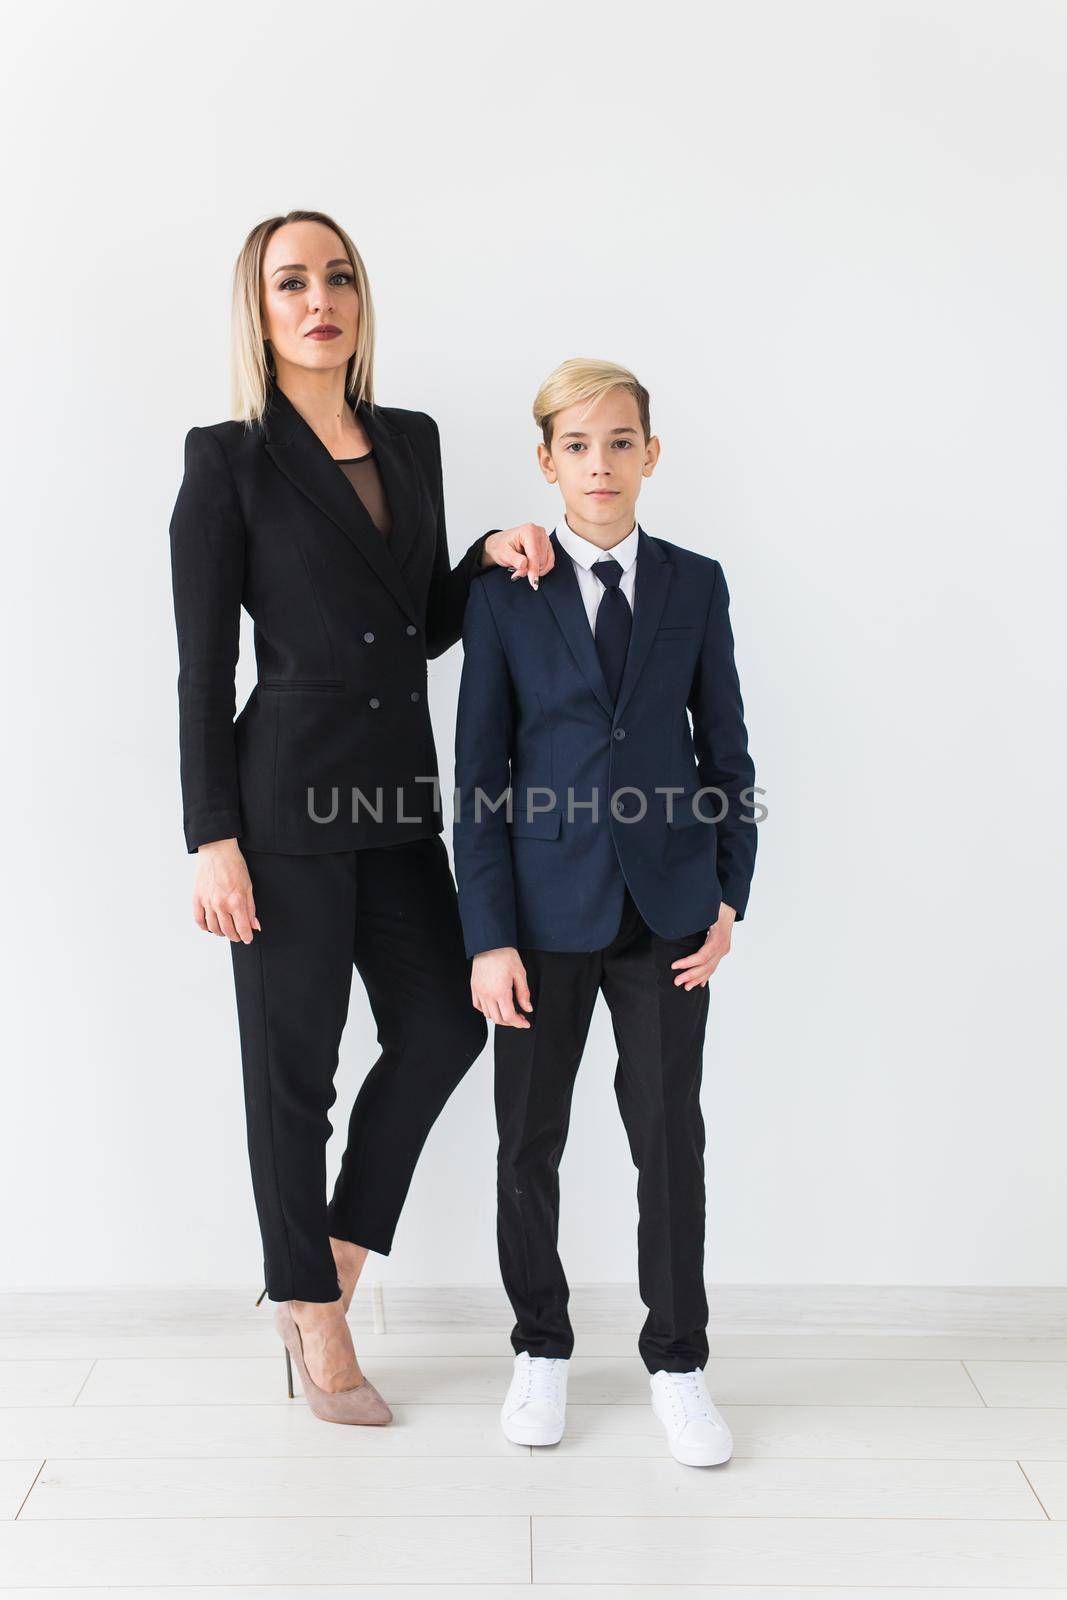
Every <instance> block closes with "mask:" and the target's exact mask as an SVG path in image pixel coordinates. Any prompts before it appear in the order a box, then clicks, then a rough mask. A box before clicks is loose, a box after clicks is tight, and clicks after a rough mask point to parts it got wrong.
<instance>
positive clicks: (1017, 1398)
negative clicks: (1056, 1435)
mask: <svg viewBox="0 0 1067 1600" xmlns="http://www.w3.org/2000/svg"><path fill="white" fill-rule="evenodd" d="M967 1370H968V1372H969V1373H970V1375H971V1377H972V1378H973V1380H974V1382H975V1385H976V1387H977V1388H978V1390H979V1392H980V1394H981V1395H982V1398H983V1399H984V1400H985V1403H986V1405H988V1406H1041V1407H1048V1406H1061V1407H1064V1406H1067V1361H970V1362H968V1363H967Z"/></svg>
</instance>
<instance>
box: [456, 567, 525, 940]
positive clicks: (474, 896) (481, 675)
mask: <svg viewBox="0 0 1067 1600" xmlns="http://www.w3.org/2000/svg"><path fill="white" fill-rule="evenodd" d="M513 695H514V691H513V687H512V683H511V674H510V673H509V671H508V665H507V658H506V657H505V654H504V647H503V645H502V644H501V642H500V635H499V633H498V631H497V626H496V622H495V621H494V619H493V613H492V608H491V606H490V604H489V597H488V595H487V594H486V592H485V585H484V584H481V583H477V584H475V585H474V588H473V589H472V590H471V596H470V603H469V605H468V606H467V615H466V617H465V619H464V622H463V672H462V674H461V676H460V684H459V705H458V707H457V711H456V774H455V776H456V805H455V814H454V817H453V823H452V854H453V857H454V860H455V866H456V884H457V887H458V890H459V914H460V921H461V922H462V924H463V942H464V948H465V950H466V953H467V955H468V956H476V955H478V954H480V953H481V951H483V950H497V949H500V948H502V947H504V946H512V947H514V946H515V945H517V943H518V934H517V929H516V916H515V882H514V879H513V878H512V874H511V842H510V838H509V835H508V827H507V813H508V811H509V810H510V806H509V804H508V797H507V790H508V789H509V787H510V784H511V749H512V737H513V730H514V726H515V708H514V700H513ZM477 789H481V790H482V792H483V794H484V795H485V796H487V797H488V799H489V800H490V801H492V802H494V803H495V802H496V801H497V800H499V799H500V798H501V796H504V798H505V803H504V805H502V806H501V807H500V809H499V810H498V811H495V812H494V811H491V810H490V809H489V806H488V805H486V804H484V803H483V804H482V807H481V812H480V814H479V813H476V811H475V800H476V798H477V797H476V794H475V791H476V790H477ZM479 815H480V820H477V821H476V820H475V818H476V816H479Z"/></svg>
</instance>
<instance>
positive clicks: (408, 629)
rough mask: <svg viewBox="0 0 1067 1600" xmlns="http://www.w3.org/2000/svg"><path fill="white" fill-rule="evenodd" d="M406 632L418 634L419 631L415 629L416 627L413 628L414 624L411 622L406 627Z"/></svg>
mask: <svg viewBox="0 0 1067 1600" xmlns="http://www.w3.org/2000/svg"><path fill="white" fill-rule="evenodd" d="M406 631H407V632H408V633H418V631H419V630H418V628H416V626H415V624H414V623H413V622H409V623H408V625H407V630H406Z"/></svg>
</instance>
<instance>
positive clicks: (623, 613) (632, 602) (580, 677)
mask: <svg viewBox="0 0 1067 1600" xmlns="http://www.w3.org/2000/svg"><path fill="white" fill-rule="evenodd" d="M534 419H535V421H536V422H537V423H538V425H539V426H540V428H541V431H542V443H541V444H540V445H539V446H538V460H539V462H540V466H541V470H542V472H543V473H544V475H545V478H546V479H547V480H548V482H549V483H556V484H558V485H559V488H560V490H561V492H562V495H563V502H564V507H565V516H564V518H563V519H562V520H561V521H560V522H559V524H558V525H557V527H556V528H555V530H554V531H553V533H552V544H553V547H554V550H555V557H556V560H555V566H554V567H553V568H552V570H551V571H550V572H548V573H546V574H545V576H544V577H543V578H542V580H541V583H540V586H539V588H538V589H537V590H534V589H532V588H531V587H530V585H529V584H526V583H514V582H512V581H511V579H510V578H509V577H508V574H507V572H506V571H505V570H504V569H503V568H499V569H497V570H496V571H491V572H488V573H486V574H485V576H484V577H483V578H482V580H481V581H480V582H479V583H477V584H475V585H474V586H473V587H472V590H471V595H470V599H469V601H468V604H467V610H466V617H465V622H464V629H463V645H464V662H463V675H462V680H461V684H460V694H459V708H458V718H457V728H456V788H457V793H456V811H455V825H454V836H453V837H454V854H455V863H456V876H457V882H458V887H459V904H460V914H461V918H462V922H463V932H464V941H465V945H466V952H467V955H468V956H469V957H473V962H472V972H471V995H472V999H473V1002H474V1005H475V1006H476V1007H477V1009H478V1010H479V1011H481V1012H483V1014H484V1015H485V1016H486V1017H488V1018H489V1019H491V1020H492V1021H493V1022H495V1023H496V1024H497V1027H496V1030H495V1099H496V1114H497V1128H498V1132H499V1136H500V1148H499V1156H498V1184H497V1206H498V1209H497V1239H498V1245H499V1253H500V1267H501V1273H502V1275H503V1279H504V1286H505V1288H506V1290H507V1293H508V1297H509V1299H510V1301H511V1304H512V1308H513V1310H514V1312H515V1317H516V1323H515V1327H514V1329H513V1331H512V1335H511V1343H512V1348H513V1349H514V1350H515V1352H516V1356H515V1364H514V1372H513V1377H512V1381H511V1386H510V1388H509V1390H508V1395H507V1398H506V1399H505V1402H504V1406H503V1408H502V1411H501V1421H502V1424H503V1428H504V1432H505V1434H506V1435H507V1437H508V1438H509V1439H511V1440H512V1441H514V1442H515V1443H519V1444H528V1445H532V1444H537V1445H545V1444H555V1443H557V1442H558V1441H559V1439H560V1438H562V1435H563V1428H564V1421H565V1411H566V1392H567V1362H568V1359H569V1357H570V1355H571V1351H572V1349H573V1344H574V1337H573V1333H572V1330H571V1325H570V1321H569V1318H568V1315H567V1301H568V1298H569V1290H568V1286H567V1280H566V1277H565V1276H564V1272H563V1267H562V1264H561V1263H560V1259H559V1256H558V1254H557V1250H556V1241H557V1237H558V1225H559V1184H558V1168H559V1162H560V1157H561V1156H562V1153H563V1146H564V1142H565V1140H566V1136H567V1126H568V1120H569V1114H570V1100H571V1092H572V1089H573V1085H574V1077H575V1074H576V1072H577V1069H578V1064H579V1062H580V1060H581V1056H582V1051H583V1049H584V1046H585V1041H586V1036H587V1033H588V1029H589V1022H590V1018H591V1016H592V1011H593V1006H594V1003H595V1001H596V996H597V993H598V992H599V991H601V990H602V991H603V993H604V996H605V998H606V1000H607V1003H608V1007H609V1010H610V1012H611V1018H612V1025H613V1028H614V1031H615V1038H616V1042H617V1044H618V1048H619V1061H618V1069H617V1072H616V1076H615V1093H616V1097H617V1099H618V1103H619V1109H620V1112H621V1114H622V1118H623V1122H624V1124H625V1127H626V1133H627V1137H628V1140H629V1144H630V1150H631V1153H632V1155H633V1159H634V1164H635V1166H636V1167H637V1170H638V1185H637V1195H638V1204H639V1210H640V1221H639V1225H638V1270H639V1281H640V1289H641V1298H642V1300H643V1301H644V1303H645V1305H646V1306H647V1307H648V1317H647V1319H646V1321H645V1324H644V1326H643V1328H642V1330H641V1334H640V1338H639V1342H638V1348H639V1350H640V1354H641V1357H642V1359H643V1360H644V1363H645V1366H646V1367H647V1369H648V1372H649V1374H650V1380H649V1381H650V1387H651V1396H652V1406H653V1410H654V1411H655V1413H656V1415H657V1416H658V1417H659V1419H660V1421H661V1422H662V1424H663V1426H664V1428H665V1430H666V1434H667V1439H668V1442H669V1445H670V1448H671V1451H672V1453H673V1454H674V1456H675V1457H676V1458H677V1459H678V1460H679V1461H683V1462H686V1463H688V1464H691V1465H694V1466H705V1465H712V1464H715V1463H718V1462H721V1461H725V1460H727V1459H728V1458H729V1455H730V1452H731V1449H732V1439H731V1436H730V1432H729V1429H728V1428H727V1426H726V1423H725V1422H724V1420H723V1418H722V1417H721V1415H720V1414H719V1412H718V1410H717V1409H716V1407H715V1406H714V1405H713V1404H712V1401H711V1398H710V1396H709V1395H708V1391H707V1387H706V1385H705V1381H704V1372H703V1369H704V1365H705V1362H706V1361H707V1358H708V1343H707V1336H706V1332H705V1329H706V1325H707V1319H708V1306H707V1300H706V1296H705V1292H704V1217H705V1201H704V1124H703V1121H702V1118H701V1112H700V1102H699V1092H700V1075H701V1066H702V1052H703V1041H704V1030H705V1024H706V1021H707V1013H708V990H707V982H708V978H709V977H710V975H711V974H712V973H713V972H714V971H715V969H716V967H717V966H718V963H719V962H720V960H721V959H722V957H723V956H724V955H725V954H726V953H727V951H728V950H729V948H730V935H731V930H732V927H733V924H734V922H735V920H739V919H740V918H741V917H742V916H743V914H744V911H745V906H746V903H747V900H748V892H749V884H750V881H751V877H752V869H753V865H754V862H755V854H756V828H755V826H754V820H753V816H752V801H753V793H754V791H753V787H752V786H753V784H754V771H753V766H752V761H751V759H750V757H749V754H748V739H747V734H746V731H745V725H744V720H743V705H742V701H741V694H740V689H739V685H738V679H737V673H736V670H735V667H734V657H733V637H732V633H731V628H730V622H729V617H728V613H727V606H728V600H729V596H728V592H727V588H726V581H725V578H724V577H723V573H722V569H721V567H720V566H719V563H718V562H717V561H714V560H712V559H710V558H709V557H706V556H701V555H697V554H695V553H694V552H693V551H690V550H685V549H683V548H682V547H680V546H678V545H674V544H668V543H667V542H666V541H665V540H662V539H655V538H652V537H651V536H650V535H649V534H648V533H646V532H645V530H644V529H643V528H641V527H639V526H638V525H637V523H636V520H635V511H634V508H635V506H636V503H637V497H638V494H639V492H640V489H641V484H642V480H643V479H645V478H648V477H651V475H652V472H653V470H654V468H655V465H656V461H657V460H658V457H659V441H658V439H656V438H655V437H654V436H653V434H652V431H651V425H650V421H649V401H648V393H647V391H646V390H645V389H644V388H643V387H642V385H641V384H640V383H639V382H638V381H637V379H636V378H635V377H634V375H633V373H632V372H628V371H627V370H626V369H625V368H623V367H617V366H615V365H613V364H611V363H609V362H603V361H565V362H564V363H563V365H562V366H561V367H559V368H557V370H556V371H555V372H553V373H552V374H551V376H550V377H549V378H547V379H546V381H545V382H544V384H542V386H541V389H540V391H539V393H538V395H537V398H536V400H535V401H534ZM687 708H688V711H689V712H691V714H692V728H690V723H689V717H688V716H687Z"/></svg>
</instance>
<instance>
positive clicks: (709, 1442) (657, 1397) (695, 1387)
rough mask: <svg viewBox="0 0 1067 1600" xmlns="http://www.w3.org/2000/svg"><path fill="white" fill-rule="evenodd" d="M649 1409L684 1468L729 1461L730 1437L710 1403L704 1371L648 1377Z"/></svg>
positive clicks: (707, 1465) (731, 1438) (697, 1369)
mask: <svg viewBox="0 0 1067 1600" xmlns="http://www.w3.org/2000/svg"><path fill="white" fill-rule="evenodd" d="M648 1381H649V1385H650V1387H651V1389H652V1409H653V1411H654V1412H655V1413H656V1415H657V1417H658V1418H659V1420H660V1421H661V1422H662V1424H663V1426H664V1428H665V1429H666V1430H667V1443H668V1444H669V1445H670V1447H671V1455H672V1456H673V1457H674V1459H675V1460H676V1461H682V1462H684V1463H685V1465H686V1466H687V1467H717V1466H718V1465H719V1464H720V1463H721V1462H723V1461H729V1459H730V1455H731V1453H732V1451H733V1448H734V1441H733V1436H732V1435H731V1433H730V1430H729V1428H728V1427H727V1426H726V1423H725V1422H724V1421H723V1419H722V1417H721V1415H720V1414H719V1412H718V1411H717V1410H716V1408H715V1406H714V1405H712V1402H711V1396H710V1395H709V1393H708V1386H707V1384H706V1383H705V1381H704V1373H703V1371H702V1369H701V1368H700V1367H696V1368H694V1370H693V1371H692V1372H666V1371H663V1370H662V1369H661V1370H660V1371H659V1372H654V1373H653V1374H652V1376H651V1377H650V1378H649V1380H648Z"/></svg>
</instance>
